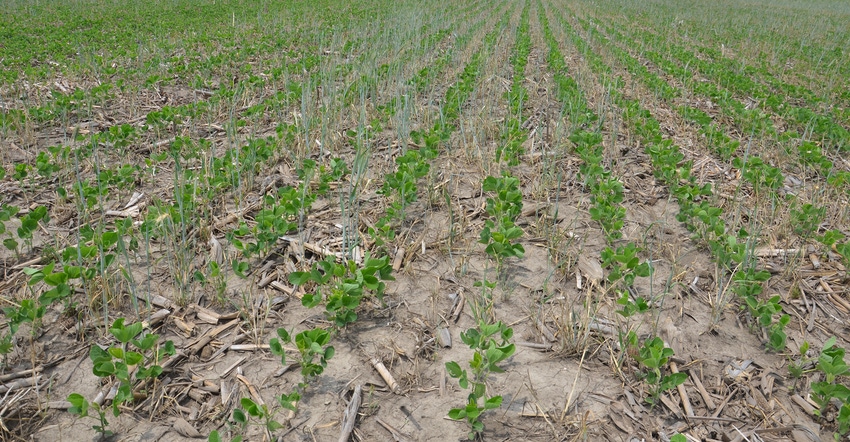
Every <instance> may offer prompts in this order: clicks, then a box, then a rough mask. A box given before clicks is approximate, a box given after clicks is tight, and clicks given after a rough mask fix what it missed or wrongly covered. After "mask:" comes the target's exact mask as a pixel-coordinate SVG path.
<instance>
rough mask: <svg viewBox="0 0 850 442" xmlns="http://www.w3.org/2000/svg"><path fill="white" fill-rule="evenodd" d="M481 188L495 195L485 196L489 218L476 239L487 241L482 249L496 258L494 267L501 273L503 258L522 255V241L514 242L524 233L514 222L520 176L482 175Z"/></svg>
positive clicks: (519, 207) (518, 209)
mask: <svg viewBox="0 0 850 442" xmlns="http://www.w3.org/2000/svg"><path fill="white" fill-rule="evenodd" d="M484 191H485V192H493V193H494V195H493V196H491V197H490V198H487V205H486V207H485V210H486V212H487V214H488V215H490V217H491V219H488V220H486V221H485V222H484V229H483V230H482V231H481V237H480V240H479V241H478V242H480V243H481V244H486V245H487V248H486V249H485V251H486V252H487V254H488V255H490V257H492V258H493V259H494V260H495V261H496V271H497V273H499V274H500V275H501V273H502V266H503V265H504V261H505V259H506V258H511V257H515V258H522V257H523V256H524V255H525V248H523V247H522V244H518V243H515V242H514V241H515V240H517V239H519V238H520V237H521V236H522V234H523V231H522V229H521V228H519V227H517V226H516V224H515V223H516V220H517V218H518V217H519V215H520V213H522V192H521V191H520V190H519V179H517V178H514V177H512V176H510V175H509V174H507V173H505V174H504V175H502V176H501V177H500V178H495V177H492V176H488V177H487V178H485V179H484Z"/></svg>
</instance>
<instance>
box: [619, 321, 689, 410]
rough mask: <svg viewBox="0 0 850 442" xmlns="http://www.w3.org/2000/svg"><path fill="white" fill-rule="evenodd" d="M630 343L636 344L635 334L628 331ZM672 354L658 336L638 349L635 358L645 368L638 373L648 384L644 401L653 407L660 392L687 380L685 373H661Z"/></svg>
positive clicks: (670, 349)
mask: <svg viewBox="0 0 850 442" xmlns="http://www.w3.org/2000/svg"><path fill="white" fill-rule="evenodd" d="M627 339H628V341H629V343H630V345H636V343H637V336H636V335H635V334H634V332H629V337H628V338H627ZM670 356H673V349H672V348H670V347H667V346H666V345H664V341H662V340H661V338H659V337H657V336H656V337H654V338H652V339H649V340H647V341H646V342H644V343H643V346H642V347H640V348H639V349H638V353H637V355H635V359H636V360H637V361H638V362H639V363H640V364H641V365H643V366H644V367H645V368H646V369H647V370H646V372H643V373H641V374H640V377H641V378H642V379H643V380H645V381H646V383H647V384H648V385H649V396H647V398H646V402H647V403H648V404H649V405H650V406H652V407H655V406H656V405H657V404H658V397H659V396H661V393H664V392H665V391H667V390H670V389H672V388H675V387H677V386H679V385H681V384H682V383H684V382H685V380H687V378H688V375H687V373H671V374H669V375H665V374H663V373H662V370H663V369H664V366H665V365H667V362H668V361H669V360H670Z"/></svg>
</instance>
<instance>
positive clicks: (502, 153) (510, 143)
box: [495, 2, 531, 166]
mask: <svg viewBox="0 0 850 442" xmlns="http://www.w3.org/2000/svg"><path fill="white" fill-rule="evenodd" d="M528 8H529V4H528V2H526V4H525V7H524V8H523V10H522V15H520V22H519V27H517V31H516V43H515V44H514V51H513V54H512V55H511V65H512V67H513V79H512V81H511V89H510V90H509V91H508V92H507V93H506V96H507V99H508V108H509V110H510V112H509V113H508V117H507V118H506V120H505V127H504V128H503V129H502V133H501V138H502V141H501V143H500V144H499V146H498V147H497V149H496V158H495V161H496V162H497V163H500V162H501V161H502V160H504V161H505V163H506V164H507V165H508V166H516V165H519V161H520V157H521V156H522V154H523V153H524V152H523V147H522V145H523V143H524V142H525V140H526V139H527V138H528V131H527V130H525V129H523V128H522V123H523V119H524V116H523V105H524V103H525V99H526V97H527V96H528V91H526V90H525V86H523V83H524V82H525V67H526V65H527V64H528V54H529V53H530V52H531V35H529V33H528V31H529V27H530V26H529V21H528Z"/></svg>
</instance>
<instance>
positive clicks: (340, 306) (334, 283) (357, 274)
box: [289, 256, 394, 328]
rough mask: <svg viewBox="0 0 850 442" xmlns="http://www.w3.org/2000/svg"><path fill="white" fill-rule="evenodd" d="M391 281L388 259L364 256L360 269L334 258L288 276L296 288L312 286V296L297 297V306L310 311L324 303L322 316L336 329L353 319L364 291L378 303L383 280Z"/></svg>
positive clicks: (355, 317) (382, 288)
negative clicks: (338, 261)
mask: <svg viewBox="0 0 850 442" xmlns="http://www.w3.org/2000/svg"><path fill="white" fill-rule="evenodd" d="M392 280H394V278H393V277H392V266H390V264H389V257H388V256H383V257H381V258H371V257H367V258H366V259H365V261H364V262H363V264H362V265H360V266H358V265H357V264H356V263H355V262H354V261H353V260H350V261H348V262H346V263H337V262H336V261H335V257H333V256H328V257H327V258H325V259H324V260H322V261H319V262H317V263H316V264H314V265H313V268H312V269H311V270H310V271H309V272H292V273H290V274H289V281H290V282H291V283H293V284H295V285H296V286H301V285H304V284H306V283H308V282H312V283H313V284H315V287H314V289H313V291H312V293H308V294H305V295H304V297H303V298H301V303H302V304H303V305H304V306H305V307H310V308H313V307H316V306H318V305H319V304H321V303H324V304H325V315H326V316H327V318H328V320H330V321H332V322H333V323H334V325H335V326H336V327H339V328H342V327H345V326H346V325H348V324H351V323H353V322H355V321H356V320H357V313H356V311H357V308H358V307H359V306H360V302H361V300H362V299H363V296H364V294H365V293H364V292H366V293H368V292H371V293H372V294H373V295H374V296H375V297H376V298H377V299H378V300H379V301H383V296H384V290H385V289H386V283H385V282H384V281H392ZM367 291H368V292H367Z"/></svg>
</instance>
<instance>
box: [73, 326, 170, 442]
mask: <svg viewBox="0 0 850 442" xmlns="http://www.w3.org/2000/svg"><path fill="white" fill-rule="evenodd" d="M141 332H142V323H141V322H137V323H135V324H130V325H124V318H118V319H116V320H115V322H113V323H112V327H110V328H109V333H110V334H112V336H114V337H115V339H117V340H118V342H119V345H114V346H112V347H109V348H107V349H106V350H104V349H102V348H100V347H98V346H97V345H92V347H91V351H90V352H89V357H90V358H91V360H92V363H93V365H94V366H93V367H92V372H93V373H94V374H95V375H96V376H98V377H101V378H108V377H110V376H114V377H115V378H116V379H117V380H118V382H119V383H120V385H119V387H118V393H117V394H116V395H115V398H114V399H112V414H113V416H115V417H118V416H119V415H120V414H121V409H120V407H121V405H123V404H124V403H127V402H132V401H133V399H134V395H133V383H134V381H133V377H135V379H136V380H138V381H142V382H148V381H150V380H153V379H156V378H157V377H159V375H160V374H162V367H161V366H159V365H158V364H159V361H160V360H161V359H162V357H163V356H165V355H166V354H167V355H174V354H175V352H176V351H175V348H174V343H172V342H171V341H166V342H165V345H164V346H163V348H158V347H157V341H159V335H155V334H150V333H147V334H144V335H143V336H141V339H135V338H136V336H138V335H139V334H140V333H141ZM130 344H132V346H133V347H135V350H131V348H130ZM147 352H150V354H149V355H148V356H145V353H147ZM134 369H135V376H132V375H131V373H132V372H133V370H134ZM68 402H70V403H71V408H69V409H68V411H69V412H71V413H72V414H76V415H78V416H80V417H86V416H88V415H89V414H88V413H89V410H93V411H95V412H96V413H97V414H98V419H99V420H100V424H99V425H95V426H93V427H92V428H94V430H95V431H97V432H99V433H101V435H102V436H109V435H111V434H112V432H111V431H109V430H107V429H106V427H107V425H109V422H107V419H106V411H105V410H104V409H103V407H102V406H100V405H99V404H97V403H89V402H88V401H87V400H86V399H85V398H84V397H83V396H82V395H81V394H78V393H72V394H71V395H70V396H68Z"/></svg>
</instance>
